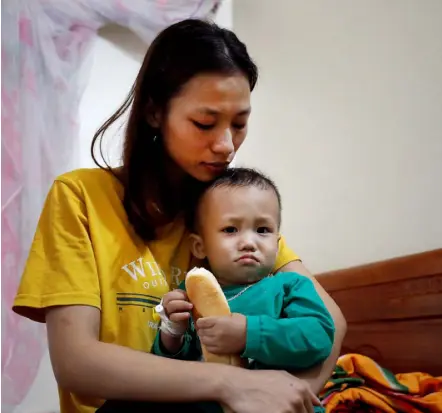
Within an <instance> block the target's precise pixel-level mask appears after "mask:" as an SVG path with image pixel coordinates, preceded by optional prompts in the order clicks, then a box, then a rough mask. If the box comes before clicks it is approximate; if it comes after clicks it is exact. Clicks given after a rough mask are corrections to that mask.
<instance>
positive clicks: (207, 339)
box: [196, 313, 247, 354]
mask: <svg viewBox="0 0 442 413" xmlns="http://www.w3.org/2000/svg"><path fill="white" fill-rule="evenodd" d="M196 329H197V331H198V336H199V338H200V341H201V343H203V344H204V345H205V346H206V348H207V350H208V351H210V352H211V353H213V354H241V353H242V352H243V351H244V349H245V346H246V336H247V318H246V317H245V316H244V315H242V314H236V313H234V314H232V315H230V316H226V317H205V318H200V319H198V321H197V322H196Z"/></svg>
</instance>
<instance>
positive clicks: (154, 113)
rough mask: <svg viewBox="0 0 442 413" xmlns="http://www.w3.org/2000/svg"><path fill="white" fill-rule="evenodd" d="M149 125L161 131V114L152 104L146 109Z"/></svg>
mask: <svg viewBox="0 0 442 413" xmlns="http://www.w3.org/2000/svg"><path fill="white" fill-rule="evenodd" d="M146 119H147V123H148V124H149V125H150V126H151V127H152V128H154V129H160V126H161V112H160V110H159V109H157V108H155V107H154V106H153V104H152V103H148V105H147V108H146Z"/></svg>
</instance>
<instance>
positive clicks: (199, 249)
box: [190, 234, 206, 260]
mask: <svg viewBox="0 0 442 413" xmlns="http://www.w3.org/2000/svg"><path fill="white" fill-rule="evenodd" d="M190 250H191V251H192V254H193V255H194V256H195V257H196V258H198V259H200V260H203V259H204V258H206V251H205V249H204V242H203V239H202V238H201V237H200V236H199V235H198V234H190Z"/></svg>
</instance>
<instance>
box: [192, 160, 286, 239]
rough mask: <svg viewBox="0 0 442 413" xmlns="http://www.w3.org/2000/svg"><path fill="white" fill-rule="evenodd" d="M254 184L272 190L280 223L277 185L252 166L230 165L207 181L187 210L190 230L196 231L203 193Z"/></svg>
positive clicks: (279, 198)
mask: <svg viewBox="0 0 442 413" xmlns="http://www.w3.org/2000/svg"><path fill="white" fill-rule="evenodd" d="M248 186H254V187H256V188H259V189H264V190H266V189H269V190H272V191H273V192H274V193H275V195H276V198H277V199H278V206H279V217H278V220H279V225H280V224H281V210H282V207H281V194H280V193H279V190H278V187H277V186H276V184H275V183H274V182H273V181H272V180H271V179H270V178H269V177H268V176H266V175H265V174H263V173H262V172H260V171H258V170H256V169H253V168H241V167H236V168H235V167H231V168H227V169H226V170H225V171H224V172H223V173H222V174H221V175H219V176H218V177H216V178H215V179H214V180H213V181H211V182H209V183H208V184H207V186H206V187H205V188H204V190H203V191H202V192H201V193H200V194H199V196H198V197H197V198H196V199H195V201H194V205H193V208H192V209H191V210H190V211H189V212H188V214H187V217H186V221H187V226H188V228H189V229H190V231H192V232H194V231H196V226H197V223H198V212H199V204H200V202H201V199H202V198H203V196H204V194H205V193H207V192H208V191H211V190H213V189H215V188H220V187H230V188H235V187H236V188H237V187H248Z"/></svg>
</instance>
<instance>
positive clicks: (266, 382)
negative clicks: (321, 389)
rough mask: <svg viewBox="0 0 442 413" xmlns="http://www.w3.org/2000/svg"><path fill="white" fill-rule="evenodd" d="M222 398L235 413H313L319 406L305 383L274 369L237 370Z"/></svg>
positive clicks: (318, 402)
mask: <svg viewBox="0 0 442 413" xmlns="http://www.w3.org/2000/svg"><path fill="white" fill-rule="evenodd" d="M221 397H222V400H221V402H222V403H223V404H225V405H226V406H228V407H229V408H230V409H231V410H233V411H234V412H235V413H255V412H272V413H313V412H314V409H313V406H320V405H321V403H320V401H319V399H318V398H317V396H316V395H315V394H313V392H312V390H311V389H310V386H309V385H308V384H307V382H304V381H303V380H300V379H298V378H296V377H294V376H292V375H290V374H289V373H287V372H284V371H273V370H261V371H256V370H255V371H251V370H241V372H240V371H238V372H237V374H235V375H234V376H232V378H231V382H230V384H229V385H228V387H227V389H226V391H225V392H224V393H223V394H222V395H221Z"/></svg>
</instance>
